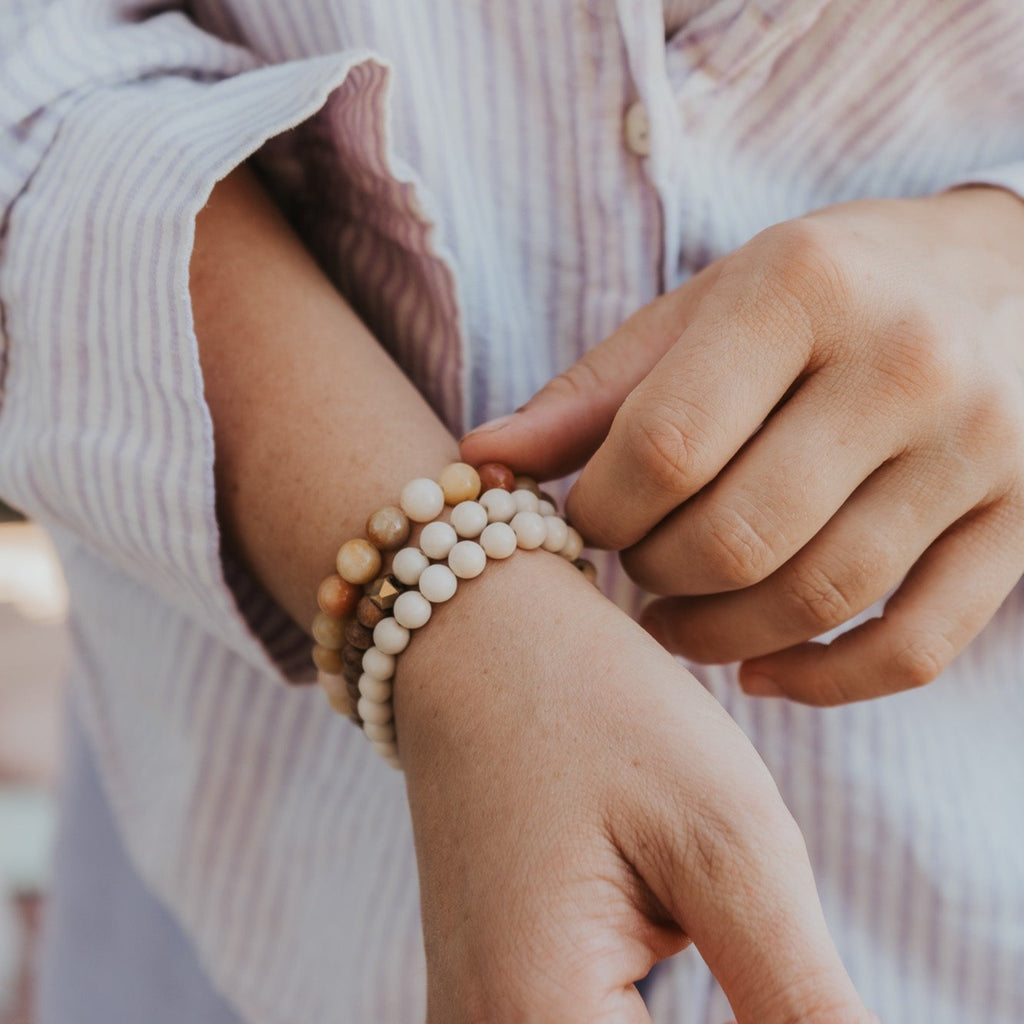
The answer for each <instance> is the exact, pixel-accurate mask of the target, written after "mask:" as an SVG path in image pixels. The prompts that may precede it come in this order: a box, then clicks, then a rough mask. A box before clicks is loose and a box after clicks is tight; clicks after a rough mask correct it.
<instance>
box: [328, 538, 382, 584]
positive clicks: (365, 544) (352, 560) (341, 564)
mask: <svg viewBox="0 0 1024 1024" xmlns="http://www.w3.org/2000/svg"><path fill="white" fill-rule="evenodd" d="M337 568H338V575H339V576H341V578H342V579H344V580H348V582H349V583H354V584H356V586H362V585H363V584H364V583H369V582H370V580H372V579H373V577H374V576H376V575H377V573H379V572H380V552H379V551H378V550H377V549H376V548H375V547H374V546H373V545H372V544H371V543H370V542H369V541H368V540H363V539H362V538H361V537H357V538H356V539H355V540H348V541H345V543H344V544H342V545H341V547H340V548H339V549H338V566H337Z"/></svg>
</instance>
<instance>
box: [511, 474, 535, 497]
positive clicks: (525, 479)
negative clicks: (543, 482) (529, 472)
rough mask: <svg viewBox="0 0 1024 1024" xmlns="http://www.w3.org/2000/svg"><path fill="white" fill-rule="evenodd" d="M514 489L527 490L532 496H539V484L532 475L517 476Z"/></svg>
mask: <svg viewBox="0 0 1024 1024" xmlns="http://www.w3.org/2000/svg"><path fill="white" fill-rule="evenodd" d="M515 489H516V490H517V491H529V492H530V493H531V494H532V495H534V497H536V498H539V497H540V484H538V483H537V481H536V480H534V479H533V477H532V476H517V477H516V478H515Z"/></svg>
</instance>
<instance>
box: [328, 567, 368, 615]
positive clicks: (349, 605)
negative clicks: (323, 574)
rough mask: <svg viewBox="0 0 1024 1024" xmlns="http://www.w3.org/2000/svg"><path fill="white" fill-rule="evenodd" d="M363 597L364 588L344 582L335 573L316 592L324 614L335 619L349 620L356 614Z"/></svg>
mask: <svg viewBox="0 0 1024 1024" xmlns="http://www.w3.org/2000/svg"><path fill="white" fill-rule="evenodd" d="M362 596H363V589H362V587H357V586H356V585H355V584H354V583H349V582H348V580H343V579H342V578H341V577H340V576H339V575H338V574H337V573H336V572H334V573H331V575H330V576H328V577H327V578H326V579H324V580H323V582H322V583H321V584H320V589H319V590H317V592H316V603H317V604H318V605H319V606H320V610H321V611H322V612H326V613H327V614H328V615H330V616H333V617H334V618H335V619H349V618H351V617H352V616H353V615H354V614H355V610H356V605H357V604H358V603H359V598H361V597H362Z"/></svg>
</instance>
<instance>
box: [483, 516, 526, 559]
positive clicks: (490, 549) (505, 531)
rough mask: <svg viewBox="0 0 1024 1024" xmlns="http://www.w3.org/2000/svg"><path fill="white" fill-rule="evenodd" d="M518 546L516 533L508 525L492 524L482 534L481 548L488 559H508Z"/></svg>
mask: <svg viewBox="0 0 1024 1024" xmlns="http://www.w3.org/2000/svg"><path fill="white" fill-rule="evenodd" d="M517 546H518V541H517V540H516V531H515V530H513V529H512V527H511V526H509V525H508V523H491V524H490V525H489V526H487V528H486V529H485V530H484V532H483V533H481V534H480V547H482V548H483V549H484V554H486V555H487V557H488V558H508V557H509V556H510V555H512V554H514V553H515V550H516V547H517Z"/></svg>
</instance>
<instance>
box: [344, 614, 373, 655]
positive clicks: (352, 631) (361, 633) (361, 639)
mask: <svg viewBox="0 0 1024 1024" xmlns="http://www.w3.org/2000/svg"><path fill="white" fill-rule="evenodd" d="M345 639H346V640H347V641H348V642H349V644H351V646H353V647H355V648H357V649H358V650H360V651H365V650H366V648H367V647H369V646H370V644H372V643H373V630H372V629H369V628H368V627H366V626H364V625H363V624H362V623H361V622H358V621H357V620H356V619H351V620H350V621H349V623H348V625H347V626H345Z"/></svg>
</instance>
